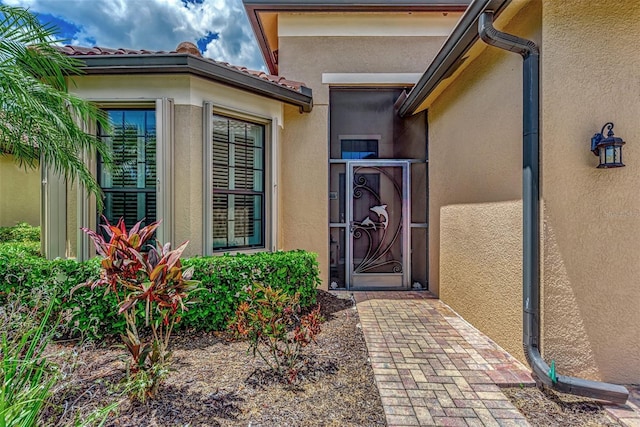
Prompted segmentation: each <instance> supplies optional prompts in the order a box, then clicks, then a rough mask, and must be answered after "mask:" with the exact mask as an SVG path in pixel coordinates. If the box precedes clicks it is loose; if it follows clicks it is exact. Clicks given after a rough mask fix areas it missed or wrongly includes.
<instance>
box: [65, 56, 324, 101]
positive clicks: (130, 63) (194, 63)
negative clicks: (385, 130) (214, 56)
mask: <svg viewBox="0 0 640 427" xmlns="http://www.w3.org/2000/svg"><path fill="white" fill-rule="evenodd" d="M73 58H76V59H78V60H80V61H82V62H83V63H84V64H85V66H84V67H82V71H84V73H85V74H102V75H105V74H192V75H196V76H199V77H203V78H206V79H208V80H213V81H215V82H219V83H222V84H225V85H227V86H231V87H235V88H237V89H241V90H245V91H248V92H251V93H255V94H257V95H261V96H265V97H268V98H271V99H276V100H278V101H282V102H285V103H287V104H291V105H294V106H297V107H299V108H300V111H301V112H305V113H308V112H310V111H311V110H312V108H313V95H312V91H311V89H310V88H308V87H305V86H301V87H300V90H299V91H298V90H295V89H293V88H287V87H284V86H282V85H280V84H277V83H274V82H271V81H268V80H265V79H262V78H260V77H257V76H253V75H251V74H247V73H244V72H242V71H238V70H234V69H232V68H230V67H227V66H225V65H221V64H217V63H215V62H212V61H207V60H205V59H202V58H198V57H195V56H193V55H188V54H164V55H159V54H154V55H75V56H73Z"/></svg>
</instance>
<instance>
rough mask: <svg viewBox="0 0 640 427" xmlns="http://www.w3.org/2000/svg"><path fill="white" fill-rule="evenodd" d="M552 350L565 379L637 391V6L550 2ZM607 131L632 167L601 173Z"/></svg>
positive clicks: (548, 308) (546, 87)
mask: <svg viewBox="0 0 640 427" xmlns="http://www.w3.org/2000/svg"><path fill="white" fill-rule="evenodd" d="M543 19H544V25H543V32H542V37H543V55H542V138H543V151H542V159H543V161H542V176H543V182H542V195H543V197H544V207H545V209H544V238H545V245H544V248H543V249H544V254H543V266H542V268H543V280H544V319H543V320H544V336H543V338H544V342H543V344H544V345H543V350H544V354H545V357H546V358H547V359H548V360H552V359H553V360H556V363H557V365H558V369H559V371H560V372H562V373H567V374H573V375H584V376H586V377H590V378H594V379H602V380H606V381H614V382H623V383H638V382H640V328H639V325H640V286H639V278H640V238H638V236H640V197H639V193H638V189H639V188H640V173H639V172H638V171H639V170H640V149H639V148H638V143H639V142H640V121H639V119H638V118H639V117H640V80H639V78H638V70H639V69H640V54H638V52H637V49H636V46H637V43H638V40H639V39H640V3H638V2H637V1H636V0H620V1H617V2H615V5H612V2H610V1H606V0H591V1H583V0H565V1H562V2H558V1H553V0H543ZM607 121H613V122H614V123H615V128H614V131H615V132H616V136H619V137H622V138H623V139H624V140H626V141H627V145H626V146H625V148H624V163H625V164H626V165H627V167H625V168H620V169H613V170H606V169H596V168H595V166H596V165H597V159H596V157H595V156H593V154H591V153H590V152H589V140H590V138H591V136H592V135H593V134H594V133H595V132H600V128H601V127H602V125H603V124H604V123H605V122H607Z"/></svg>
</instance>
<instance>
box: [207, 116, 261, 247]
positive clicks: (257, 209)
mask: <svg viewBox="0 0 640 427" xmlns="http://www.w3.org/2000/svg"><path fill="white" fill-rule="evenodd" d="M264 139H265V127H264V126H263V125H259V124H256V123H251V122H247V121H243V120H238V119H234V118H230V117H225V116H221V115H217V114H214V115H213V121H212V189H213V197H212V205H213V206H212V210H213V215H212V223H213V224H212V227H211V232H212V239H213V250H228V249H242V248H260V247H264V246H265V237H264V236H265V221H264V218H265V145H264Z"/></svg>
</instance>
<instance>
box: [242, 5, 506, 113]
mask: <svg viewBox="0 0 640 427" xmlns="http://www.w3.org/2000/svg"><path fill="white" fill-rule="evenodd" d="M254 1H256V0H254ZM510 2H511V0H474V1H473V2H472V3H471V4H470V5H469V8H468V9H467V11H466V12H465V14H464V15H462V17H461V18H460V21H458V24H457V25H456V27H455V28H454V29H453V31H452V32H451V35H450V36H449V37H448V38H447V40H446V41H445V43H444V44H443V45H442V48H440V51H439V52H438V53H437V54H436V56H435V58H434V59H433V61H432V62H431V65H429V68H427V70H426V71H425V73H424V74H423V75H422V77H421V78H420V80H418V82H417V83H416V85H415V86H414V88H413V89H412V90H411V92H409V95H408V96H407V98H406V99H405V100H404V102H403V103H402V104H401V105H400V108H399V109H398V114H399V115H400V116H401V117H405V116H408V115H411V114H414V113H415V112H417V110H418V109H419V108H420V106H421V105H422V104H423V102H424V101H425V100H426V99H427V97H428V96H429V95H430V94H431V93H432V92H433V91H434V90H435V89H436V87H437V86H438V85H439V84H440V82H442V81H443V80H444V79H446V78H447V77H449V76H451V75H452V74H453V73H454V72H455V70H456V69H457V68H458V67H459V66H460V65H461V64H462V62H464V59H465V58H464V57H465V54H466V53H467V52H468V51H469V49H471V47H472V46H473V45H474V44H475V43H476V42H477V41H478V40H480V38H479V36H478V17H479V16H480V15H481V14H482V13H483V12H485V11H493V12H494V16H496V17H498V15H500V14H501V13H502V12H503V11H504V9H505V8H506V7H507V6H508V5H509V3H510Z"/></svg>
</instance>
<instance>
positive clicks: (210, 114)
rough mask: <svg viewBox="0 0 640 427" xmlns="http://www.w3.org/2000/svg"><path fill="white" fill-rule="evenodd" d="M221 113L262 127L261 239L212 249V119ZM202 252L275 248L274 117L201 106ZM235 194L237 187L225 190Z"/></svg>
mask: <svg viewBox="0 0 640 427" xmlns="http://www.w3.org/2000/svg"><path fill="white" fill-rule="evenodd" d="M214 115H216V116H223V117H225V118H228V119H231V120H239V121H242V122H248V123H251V124H256V125H259V126H262V128H263V143H262V145H263V181H264V182H263V192H262V193H261V194H262V199H263V200H262V209H263V211H262V218H261V223H262V226H263V238H262V240H263V241H262V244H261V245H260V246H245V247H228V248H220V249H214V247H213V227H214V220H213V195H214V188H213V118H214ZM203 117H204V118H203V125H204V126H203V150H204V155H203V161H204V165H203V172H204V173H203V179H204V182H203V190H204V191H203V236H204V238H203V239H202V240H203V251H202V253H203V254H204V255H222V254H225V253H231V254H234V253H255V252H265V251H273V250H275V228H276V218H277V212H276V210H275V205H276V204H275V203H274V200H277V195H276V191H277V190H276V188H277V185H276V183H275V179H274V177H275V176H276V172H275V171H276V141H277V138H276V135H275V133H274V129H276V128H277V119H276V118H274V117H267V116H262V115H259V114H254V113H249V112H243V111H239V110H237V109H231V108H226V107H224V106H220V105H218V104H214V103H212V102H207V101H205V102H204V105H203ZM219 194H239V193H238V192H237V190H230V192H229V193H219Z"/></svg>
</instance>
